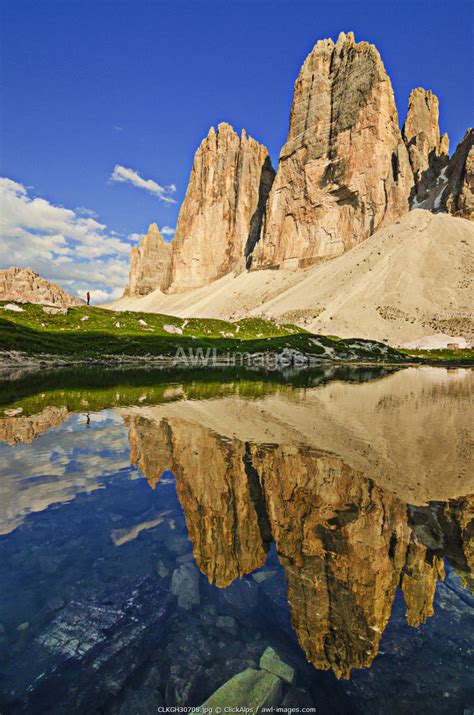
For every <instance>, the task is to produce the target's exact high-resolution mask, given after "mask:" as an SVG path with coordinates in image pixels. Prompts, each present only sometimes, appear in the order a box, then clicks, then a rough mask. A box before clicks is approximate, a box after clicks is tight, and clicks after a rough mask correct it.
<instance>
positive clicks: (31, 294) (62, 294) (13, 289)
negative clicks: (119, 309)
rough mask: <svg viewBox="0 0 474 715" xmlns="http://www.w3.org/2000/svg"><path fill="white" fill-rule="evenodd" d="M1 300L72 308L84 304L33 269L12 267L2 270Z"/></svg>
mask: <svg viewBox="0 0 474 715" xmlns="http://www.w3.org/2000/svg"><path fill="white" fill-rule="evenodd" d="M0 300H12V301H16V302H17V303H44V304H47V305H48V304H49V305H59V306H63V307H64V306H72V305H82V304H83V303H84V301H83V300H81V299H80V298H77V297H74V296H72V295H69V293H66V291H65V290H63V289H62V288H61V287H60V286H58V285H57V284H56V283H51V282H50V281H47V280H45V279H44V278H41V276H40V275H38V273H35V272H34V271H33V270H32V269H31V268H17V267H16V266H11V267H10V268H6V269H5V270H0Z"/></svg>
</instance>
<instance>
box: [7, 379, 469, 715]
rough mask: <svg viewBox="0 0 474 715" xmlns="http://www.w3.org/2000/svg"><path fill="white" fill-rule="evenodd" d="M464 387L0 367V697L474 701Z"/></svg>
mask: <svg viewBox="0 0 474 715" xmlns="http://www.w3.org/2000/svg"><path fill="white" fill-rule="evenodd" d="M473 383H474V371H473V370H471V369H468V368H452V369H450V368H444V367H426V366H424V367H405V368H396V367H395V368H390V367H380V366H376V367H365V368H364V367H345V366H327V365H326V366H324V367H321V368H314V369H306V370H301V371H293V372H291V373H287V374H277V373H262V372H255V371H250V370H247V371H245V370H240V371H232V370H230V369H222V370H217V369H215V370H210V371H204V370H195V371H191V370H184V369H183V370H180V371H177V370H174V371H168V370H166V369H162V370H156V369H155V370H153V369H150V370H144V369H140V370H138V369H137V370H134V369H123V370H105V369H104V370H101V369H90V370H84V369H82V370H73V369H64V370H61V371H48V370H43V371H41V372H40V373H28V372H25V371H19V372H18V373H16V374H12V375H9V376H8V378H7V377H4V378H3V379H2V380H1V384H0V713H2V715H6V714H10V713H35V714H36V713H41V714H43V713H48V714H56V713H61V714H62V713H68V715H71V713H88V714H89V715H90V714H91V713H103V714H109V713H110V714H113V715H115V714H117V715H136V714H138V713H144V714H145V715H148V714H149V713H156V712H165V711H166V709H168V712H170V711H174V712H177V711H181V712H184V711H186V710H188V709H191V708H193V707H196V706H200V705H202V704H205V703H207V702H209V703H211V704H214V705H218V706H220V707H222V712H224V711H225V707H229V708H233V711H234V712H236V711H244V709H245V708H246V707H248V708H252V707H255V710H254V712H255V711H256V709H258V707H261V711H265V708H266V711H267V712H269V711H271V708H273V711H275V712H276V711H279V712H292V713H299V712H316V713H329V714H332V713H344V714H345V713H357V714H358V713H361V714H362V713H363V714H364V715H365V714H369V715H372V714H379V713H380V715H381V714H382V713H383V714H387V713H389V714H390V713H395V714H399V713H402V714H404V713H407V714H409V713H410V714H411V713H417V714H420V713H421V714H422V713H430V714H432V713H449V714H450V715H455V714H458V713H459V714H460V715H469V714H471V713H474V679H473V673H474V657H473V656H474V638H473V634H474V597H473V584H474V579H473V569H474V521H473V519H474V469H473V462H472V455H473V450H472V445H473V434H472V428H473V423H474V420H473V415H472V403H471V401H470V398H471V395H472V387H473ZM237 674H244V675H240V676H239V677H237V678H235V677H234V676H236V675H237ZM222 686H224V689H223V690H220V691H219V692H218V693H217V694H216V695H213V694H214V693H216V691H218V689H219V688H221V687H222ZM255 698H260V701H258V702H257V700H256V699H255ZM264 706H265V707H264ZM180 708H181V710H179V709H180ZM268 708H270V710H269V709H268ZM204 709H205V708H204Z"/></svg>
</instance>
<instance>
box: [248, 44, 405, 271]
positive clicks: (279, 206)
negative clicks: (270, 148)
mask: <svg viewBox="0 0 474 715" xmlns="http://www.w3.org/2000/svg"><path fill="white" fill-rule="evenodd" d="M412 184H413V175H412V171H411V167H410V163H409V160H408V154H407V151H406V147H405V145H404V143H403V140H402V137H401V133H400V129H399V126H398V118H397V109H396V106H395V101H394V97H393V91H392V86H391V83H390V79H389V77H388V76H387V73H386V71H385V68H384V66H383V63H382V60H381V59H380V55H379V53H378V51H377V49H376V48H375V47H374V46H373V45H370V44H368V43H367V42H356V41H355V39H354V35H353V33H352V32H349V33H347V34H345V33H341V34H340V35H339V38H338V40H337V42H336V43H334V42H333V41H332V40H331V39H327V40H320V41H319V42H318V43H317V44H316V45H315V47H314V49H313V51H312V52H311V53H310V54H309V55H308V57H307V58H306V60H305V62H304V64H303V66H302V68H301V71H300V74H299V76H298V79H297V80H296V83H295V90H294V96H293V104H292V107H291V116H290V128H289V133H288V138H287V141H286V144H285V145H284V147H283V149H282V151H281V154H280V164H279V167H278V172H277V176H276V179H275V182H274V184H273V188H272V191H271V194H270V197H269V201H268V206H267V211H266V216H265V228H264V231H263V235H262V239H261V240H260V242H259V243H258V245H257V248H256V250H255V253H254V259H253V262H252V267H254V268H265V267H269V266H274V265H281V264H282V263H284V262H285V261H288V259H293V261H296V262H297V263H298V264H299V265H307V264H308V263H312V262H314V261H315V260H317V259H320V258H328V257H331V256H335V255H338V254H340V253H343V252H344V251H346V250H347V249H349V248H351V247H353V246H354V245H355V244H356V243H358V242H359V241H361V240H363V239H364V238H366V237H367V236H369V235H370V234H371V233H373V232H374V231H375V230H376V229H377V228H380V227H381V226H384V225H386V224H388V223H390V222H392V221H394V220H395V219H396V218H398V217H399V216H400V215H402V214H403V213H405V212H406V211H407V210H408V196H409V193H410V189H411V186H412Z"/></svg>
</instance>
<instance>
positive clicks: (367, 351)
mask: <svg viewBox="0 0 474 715" xmlns="http://www.w3.org/2000/svg"><path fill="white" fill-rule="evenodd" d="M3 305H4V304H2V303H0V350H2V351H13V350H14V351H21V352H24V353H26V354H28V355H35V356H38V355H51V356H58V357H63V358H71V359H77V360H89V359H98V360H100V359H105V358H110V357H113V356H128V357H134V356H136V357H158V356H170V357H173V356H175V354H176V351H177V350H178V349H179V348H181V349H182V350H184V351H185V352H186V354H188V352H189V350H190V349H191V350H194V351H195V350H196V349H197V348H202V349H203V350H206V349H208V348H210V349H211V350H212V349H215V350H216V352H217V355H218V356H219V357H225V356H227V355H232V354H235V353H250V354H255V353H278V354H281V353H282V352H283V351H284V350H288V349H289V350H294V351H298V352H301V353H303V354H305V355H307V356H313V357H320V358H324V359H327V360H338V359H339V360H385V361H387V360H389V361H403V360H405V358H404V357H403V356H401V354H400V353H398V352H397V351H396V350H393V349H391V348H388V347H387V346H385V345H383V344H382V343H377V342H375V341H367V340H357V339H354V340H340V339H338V338H335V337H333V338H330V337H325V336H316V335H313V334H312V333H309V332H307V331H305V330H303V329H302V328H299V327H297V326H295V325H290V324H288V325H279V324H277V323H274V322H269V321H265V320H261V319H259V318H249V319H245V320H240V321H238V322H235V323H231V322H227V321H224V320H212V319H200V318H192V319H189V320H183V319H182V318H175V317H171V316H166V315H159V314H150V313H136V312H120V313H119V312H114V311H110V310H104V309H102V308H92V307H86V306H81V307H77V308H69V310H68V312H67V314H66V315H49V314H47V313H45V312H44V311H43V308H42V306H40V305H33V304H23V305H22V306H21V307H23V311H22V312H11V311H6V310H4V309H3Z"/></svg>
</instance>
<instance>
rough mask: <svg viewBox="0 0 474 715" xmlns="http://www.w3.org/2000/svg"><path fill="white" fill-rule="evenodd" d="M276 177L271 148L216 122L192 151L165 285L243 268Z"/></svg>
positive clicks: (179, 287) (193, 283) (202, 280)
mask: <svg viewBox="0 0 474 715" xmlns="http://www.w3.org/2000/svg"><path fill="white" fill-rule="evenodd" d="M273 178H274V171H273V168H272V166H271V162H270V158H269V156H268V151H267V149H266V148H265V147H264V146H263V145H262V144H259V143H258V142H257V141H255V139H252V138H251V137H247V135H246V133H245V131H243V132H242V135H241V137H239V136H238V135H237V134H236V133H235V132H234V130H233V129H232V127H231V126H229V124H224V123H223V124H219V126H218V128H217V131H215V130H214V128H213V127H212V128H211V129H210V131H209V134H208V135H207V137H206V138H205V139H204V141H203V142H202V144H201V146H200V147H199V149H198V150H197V152H196V156H195V157H194V165H193V169H192V171H191V176H190V179H189V185H188V189H187V192H186V197H185V199H184V202H183V205H182V207H181V211H180V214H179V219H178V225H177V227H176V234H175V237H174V239H173V242H172V245H173V259H172V266H171V278H170V281H169V285H168V286H167V289H168V291H169V292H179V291H183V290H188V289H191V288H196V287H199V286H203V285H207V284H208V283H210V282H211V281H213V280H216V279H217V278H220V277H221V276H223V275H225V274H226V273H229V272H231V271H237V272H240V271H242V270H244V268H245V265H246V261H247V258H248V256H249V254H250V253H251V251H252V248H253V246H254V244H255V242H256V240H257V238H258V235H259V232H260V226H261V220H262V215H263V211H264V208H265V202H266V199H267V196H268V193H269V191H270V188H271V185H272V182H273Z"/></svg>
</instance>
